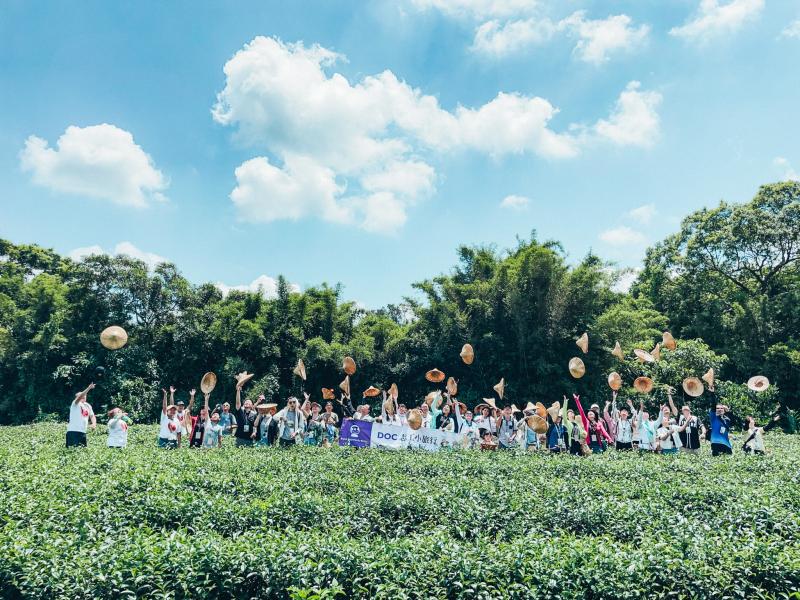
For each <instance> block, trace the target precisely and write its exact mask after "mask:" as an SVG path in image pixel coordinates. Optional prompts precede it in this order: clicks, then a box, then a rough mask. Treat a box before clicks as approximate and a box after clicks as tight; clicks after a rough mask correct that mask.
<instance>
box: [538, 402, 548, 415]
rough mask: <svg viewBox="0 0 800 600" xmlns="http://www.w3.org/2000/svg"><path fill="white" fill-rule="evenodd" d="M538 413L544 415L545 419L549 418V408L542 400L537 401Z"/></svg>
mask: <svg viewBox="0 0 800 600" xmlns="http://www.w3.org/2000/svg"><path fill="white" fill-rule="evenodd" d="M536 414H537V415H539V416H540V417H542V418H543V419H547V409H546V408H545V407H544V404H542V403H541V402H537V403H536Z"/></svg>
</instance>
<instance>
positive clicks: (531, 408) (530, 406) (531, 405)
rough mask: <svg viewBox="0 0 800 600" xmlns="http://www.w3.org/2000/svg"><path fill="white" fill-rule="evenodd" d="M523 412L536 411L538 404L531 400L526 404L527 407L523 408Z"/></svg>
mask: <svg viewBox="0 0 800 600" xmlns="http://www.w3.org/2000/svg"><path fill="white" fill-rule="evenodd" d="M522 412H525V413H533V412H536V405H535V404H534V403H533V402H531V401H530V400H529V401H528V404H526V405H525V408H524V409H523V410H522Z"/></svg>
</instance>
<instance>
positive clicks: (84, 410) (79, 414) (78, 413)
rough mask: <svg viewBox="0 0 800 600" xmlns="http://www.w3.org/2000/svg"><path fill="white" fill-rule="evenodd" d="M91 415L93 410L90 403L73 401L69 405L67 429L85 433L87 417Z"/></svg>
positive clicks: (87, 423)
mask: <svg viewBox="0 0 800 600" xmlns="http://www.w3.org/2000/svg"><path fill="white" fill-rule="evenodd" d="M92 415H94V411H93V410H92V405H91V404H89V403H88V402H78V403H75V402H73V403H72V404H70V407H69V424H68V425H67V431H77V432H78V433H86V427H87V426H88V425H89V419H90V418H91V417H92Z"/></svg>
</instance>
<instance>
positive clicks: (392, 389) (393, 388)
mask: <svg viewBox="0 0 800 600" xmlns="http://www.w3.org/2000/svg"><path fill="white" fill-rule="evenodd" d="M399 395H400V390H398V389H397V384H396V383H393V384H392V385H390V386H389V397H390V398H394V399H395V400H397V397H398V396H399Z"/></svg>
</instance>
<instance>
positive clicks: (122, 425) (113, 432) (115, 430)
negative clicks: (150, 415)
mask: <svg viewBox="0 0 800 600" xmlns="http://www.w3.org/2000/svg"><path fill="white" fill-rule="evenodd" d="M108 416H109V417H110V418H109V420H108V447H109V448H124V447H125V446H127V445H128V426H129V425H133V421H132V420H131V418H130V417H129V416H128V413H126V412H123V411H122V409H121V408H119V407H116V408H112V409H111V410H110V411H108Z"/></svg>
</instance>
